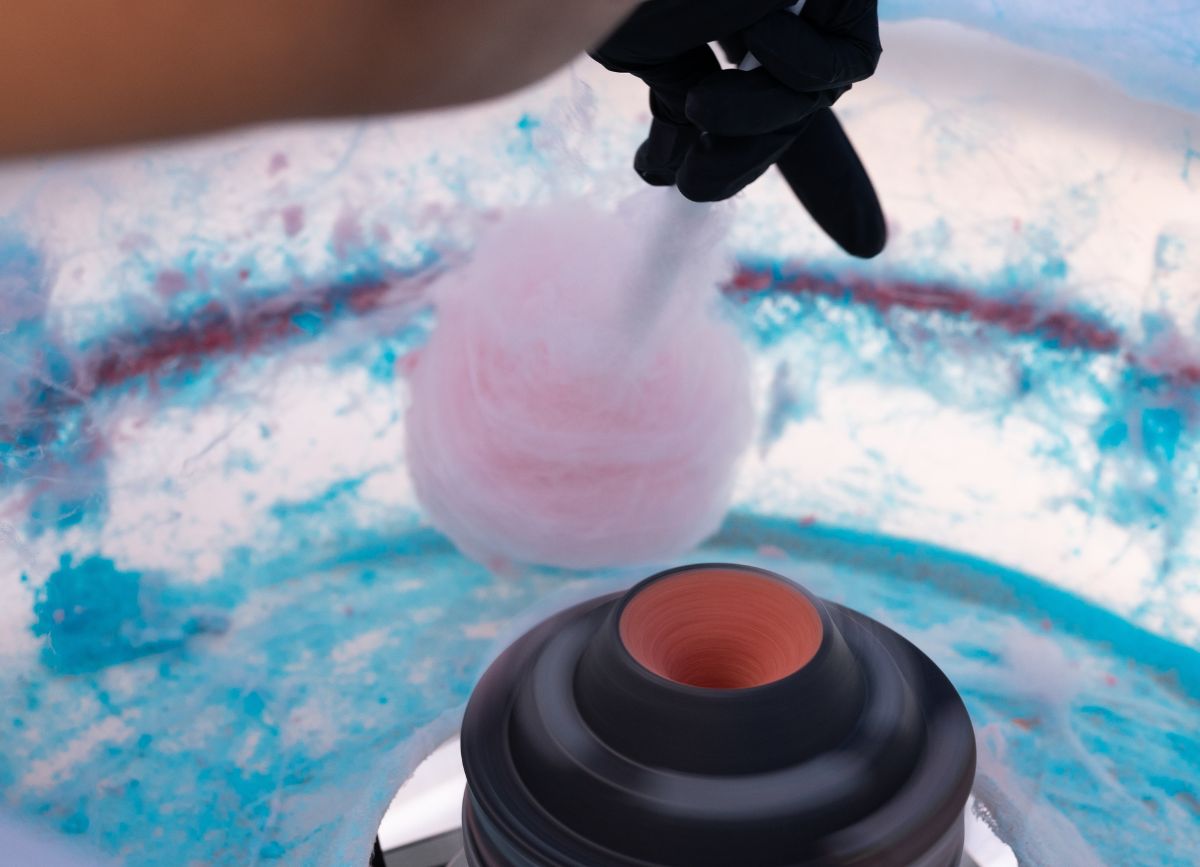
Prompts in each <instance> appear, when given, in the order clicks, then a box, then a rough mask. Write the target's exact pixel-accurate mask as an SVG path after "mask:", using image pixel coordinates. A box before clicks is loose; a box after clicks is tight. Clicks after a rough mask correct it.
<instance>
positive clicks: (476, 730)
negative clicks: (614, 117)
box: [462, 564, 975, 867]
mask: <svg viewBox="0 0 1200 867" xmlns="http://www.w3.org/2000/svg"><path fill="white" fill-rule="evenodd" d="M687 568H688V569H705V568H722V569H743V568H744V567H738V566H723V565H717V564H714V565H711V566H699V567H687ZM679 573H680V570H672V571H671V572H670V573H663V574H661V575H657V576H654V577H653V578H651V579H648V581H646V582H642V584H639V585H638V586H637V587H635V588H633V590H631V591H630V592H629V593H628V594H625V595H624V596H616V595H614V596H607V597H603V598H601V599H597V600H594V601H592V602H588V603H585V604H583V605H580V606H576V607H575V608H572V609H569V610H567V611H564V612H562V613H561V614H558V615H556V616H555V617H552V618H550V619H549V620H547V621H545V622H544V623H542V624H540V625H539V626H537V627H535V628H534V629H533V630H531V631H530V632H529V633H527V634H526V635H525V636H523V637H522V638H521V639H520V640H518V641H517V642H516V643H515V644H514V645H513V646H512V647H510V648H509V649H508V650H507V651H506V652H505V653H504V654H502V655H501V656H500V658H499V659H497V660H496V662H495V663H494V664H493V665H492V667H491V668H490V669H489V670H488V672H487V673H486V674H485V676H484V678H483V680H482V681H481V683H480V685H479V687H478V688H477V690H476V692H475V694H474V695H473V696H472V698H471V702H470V704H469V706H468V708H467V715H466V719H465V720H464V724H463V740H462V743H463V761H464V765H465V767H466V772H467V779H468V785H469V792H468V795H467V798H466V801H465V803H464V828H465V833H466V837H467V839H468V844H467V854H468V861H469V862H470V863H471V864H472V865H475V867H533V865H546V867H621V865H630V867H632V865H642V867H649V865H664V867H665V865H680V867H718V865H737V867H747V865H763V867H773V865H780V867H782V865H843V864H844V865H849V864H854V865H879V867H886V865H896V867H900V865H913V864H923V865H929V867H949V865H951V864H956V863H957V858H958V857H959V855H961V849H962V845H961V834H962V809H963V805H964V803H965V801H966V798H967V794H968V792H969V790H970V785H971V781H972V779H973V776H974V764H975V747H974V736H973V733H972V730H971V724H970V719H969V718H968V716H967V713H966V709H965V708H964V707H963V704H962V701H961V699H960V698H959V697H958V694H957V693H956V692H955V691H954V688H953V687H952V686H951V684H950V683H949V681H948V680H947V679H946V678H945V676H944V675H943V674H942V673H941V672H940V671H939V670H938V669H937V667H936V666H935V665H934V664H933V663H932V662H931V661H930V660H929V659H928V658H927V657H926V656H924V655H923V654H922V653H921V652H920V651H919V650H917V649H916V648H915V647H914V646H913V645H911V644H910V643H909V642H907V641H905V640H904V639H903V638H901V637H900V636H898V635H896V634H895V633H893V632H891V631H890V630H888V629H887V628H885V627H883V626H882V625H880V624H879V623H877V622H875V621H873V620H871V619H869V618H866V617H864V616H862V615H860V614H857V613H855V612H852V611H849V610H847V609H844V608H842V607H840V606H837V605H833V604H830V603H825V602H823V601H822V600H819V599H816V598H815V597H811V596H810V597H809V599H810V600H812V601H813V603H814V604H815V605H816V606H817V609H818V612H819V615H820V617H821V622H822V626H823V627H824V634H823V635H822V638H821V646H820V648H819V649H818V651H817V653H816V655H815V656H814V657H813V659H812V660H811V661H810V662H809V663H808V664H806V665H805V666H804V667H803V668H801V669H799V670H798V671H796V672H794V673H793V674H791V675H788V676H787V677H784V678H782V679H780V680H778V681H775V682H773V683H768V684H765V685H762V686H756V687H753V688H749V689H731V690H720V689H716V690H714V689H704V688H698V687H692V686H689V685H687V684H679V683H675V682H672V681H670V680H667V679H665V678H662V677H660V676H658V675H656V674H654V673H653V672H650V671H648V670H647V669H645V668H643V667H642V666H641V665H640V664H639V663H638V662H637V661H636V660H634V659H633V657H632V656H631V655H630V654H629V653H628V651H627V650H626V649H625V648H624V646H623V645H622V643H621V640H620V636H619V632H618V628H617V624H618V622H619V618H620V613H621V611H622V610H623V607H624V605H625V604H627V602H628V600H629V599H630V598H632V597H633V596H634V595H635V594H637V593H638V592H639V591H641V590H642V589H644V588H645V587H646V586H647V585H648V584H650V583H652V582H654V581H657V580H662V579H663V578H664V577H667V576H668V575H678V574H679ZM762 574H765V575H767V576H769V577H770V578H771V579H772V580H786V579H783V578H780V577H779V576H776V575H773V574H771V573H762Z"/></svg>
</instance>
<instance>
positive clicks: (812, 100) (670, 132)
mask: <svg viewBox="0 0 1200 867" xmlns="http://www.w3.org/2000/svg"><path fill="white" fill-rule="evenodd" d="M790 5H791V0H650V2H646V3H643V4H642V5H641V6H639V7H638V8H637V9H636V10H635V11H634V13H633V15H632V16H631V17H630V18H629V19H628V20H627V21H626V22H625V23H624V24H623V25H622V26H621V27H620V28H619V29H618V30H617V32H616V33H614V34H613V35H612V36H611V37H610V38H609V40H608V41H607V42H605V43H604V44H603V45H602V46H600V48H598V49H597V50H596V51H595V52H593V55H592V56H593V57H594V58H595V59H596V60H598V61H599V62H600V63H602V64H603V65H604V66H605V67H607V68H608V69H611V70H613V71H616V72H629V73H632V74H634V75H636V76H638V77H639V78H641V79H642V80H643V81H644V82H646V84H647V85H649V86H650V110H651V114H652V115H653V120H652V121H651V126H650V135H649V137H648V138H647V139H646V141H645V142H644V143H643V144H642V146H641V147H640V148H639V149H638V152H637V155H636V157H635V158H634V168H635V169H636V170H637V172H638V174H639V175H641V176H642V178H643V179H644V180H646V182H647V183H650V184H655V185H663V186H668V185H671V184H674V185H676V186H678V187H679V190H680V192H682V193H683V194H684V195H685V196H687V197H688V198H689V199H692V200H693V201H715V200H719V199H725V198H728V197H730V196H732V195H734V194H736V193H738V192H739V191H740V190H742V189H743V188H744V187H745V186H746V185H747V184H749V183H751V182H752V181H754V180H755V179H757V178H758V177H759V176H761V175H762V174H763V173H764V172H765V171H766V170H767V169H768V168H770V167H771V165H772V164H775V163H778V164H779V167H780V170H781V171H782V172H783V175H784V177H785V178H786V180H787V182H788V184H789V185H790V186H791V188H792V190H793V191H794V192H795V194H796V196H797V198H799V200H800V202H801V203H802V204H803V205H804V207H805V208H806V209H807V210H808V212H809V213H810V214H811V215H812V216H813V218H814V219H815V220H816V221H817V223H818V224H819V225H820V226H821V228H822V229H824V231H825V232H826V233H827V234H828V235H829V236H830V237H831V238H833V240H834V241H836V242H837V243H838V244H839V245H841V246H842V247H843V248H844V249H845V250H846V251H847V252H849V253H851V254H853V255H856V256H863V257H869V256H874V255H876V254H877V253H878V252H879V251H880V250H882V249H883V245H884V243H885V241H886V239H887V229H886V226H885V223H884V219H883V211H882V209H881V208H880V205H879V200H878V197H877V196H876V194H875V190H874V188H873V186H872V185H871V180H870V178H869V177H868V176H867V172H866V169H865V168H864V167H863V165H862V162H861V161H860V160H859V158H858V155H857V154H856V153H855V152H854V147H853V146H852V145H851V144H850V140H849V139H848V138H847V137H846V134H845V132H844V131H843V130H842V127H841V125H840V124H839V123H838V121H837V119H836V118H835V117H834V116H833V113H832V112H831V111H830V110H829V107H830V106H831V105H832V104H833V103H834V102H835V101H836V100H837V99H838V97H840V96H841V95H842V94H843V93H845V92H846V91H847V90H849V88H850V85H851V84H853V83H854V82H856V81H861V80H863V79H865V78H868V77H869V76H870V75H871V74H872V73H873V72H874V71H875V64H876V63H877V61H878V59H879V54H880V51H881V49H880V45H879V24H878V16H877V10H876V0H809V2H808V3H807V5H806V6H805V8H804V11H803V13H802V14H801V15H800V16H796V15H793V14H791V13H790V12H788V11H785V10H786V9H787V7H789V6H790ZM710 42H720V43H721V45H722V47H723V48H724V50H725V52H726V53H727V54H728V55H729V57H730V59H731V60H732V61H733V62H735V63H736V62H740V61H741V60H742V58H743V57H744V56H745V54H746V53H747V52H753V53H754V56H755V57H756V58H757V59H758V60H759V61H760V62H761V63H762V67H760V68H759V69H756V70H753V71H750V72H743V71H741V70H722V69H721V66H720V64H719V63H718V62H717V58H716V56H715V55H714V54H713V52H712V50H711V49H710V48H709V47H708V43H710Z"/></svg>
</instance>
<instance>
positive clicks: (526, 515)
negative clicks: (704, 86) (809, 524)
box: [407, 191, 753, 568]
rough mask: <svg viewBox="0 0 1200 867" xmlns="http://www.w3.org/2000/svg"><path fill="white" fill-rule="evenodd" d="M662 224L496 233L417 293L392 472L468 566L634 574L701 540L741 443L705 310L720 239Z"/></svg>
mask: <svg viewBox="0 0 1200 867" xmlns="http://www.w3.org/2000/svg"><path fill="white" fill-rule="evenodd" d="M659 193H661V191H659ZM671 195H673V196H676V197H677V194H675V193H674V192H673V191H672V192H671ZM680 201H682V200H681V199H680ZM680 207H681V206H680V205H678V204H675V203H674V201H673V200H669V199H665V198H663V197H662V196H661V195H659V194H658V193H656V194H655V197H651V196H650V195H649V194H647V195H646V196H639V197H635V199H633V200H631V202H629V203H627V205H626V207H625V208H624V209H623V210H622V211H621V212H618V213H616V214H611V213H601V212H598V211H596V210H594V209H592V208H590V207H588V206H586V205H583V204H578V203H577V204H573V205H570V206H566V205H562V206H556V207H550V208H545V209H542V210H538V211H534V212H528V213H523V214H518V215H515V216H512V217H510V218H508V219H507V220H506V221H505V222H504V223H503V224H501V225H500V226H498V227H497V228H496V229H495V230H494V231H492V232H491V233H490V234H489V235H488V236H487V237H486V238H484V239H483V241H482V242H481V243H480V244H479V246H478V247H477V249H476V250H475V252H474V255H473V258H472V261H471V262H470V263H468V264H467V265H465V266H464V267H462V268H460V269H458V270H457V271H456V272H455V273H454V274H453V275H451V276H450V277H448V278H447V279H446V280H445V281H444V282H443V283H442V284H441V285H440V286H439V287H437V289H436V290H435V303H436V306H437V314H438V321H437V327H436V329H435V330H434V332H433V334H432V336H431V337H430V340H429V343H428V346H427V347H426V348H425V349H424V350H423V352H422V353H421V356H420V359H419V361H418V363H417V365H416V367H415V369H414V371H413V374H412V381H411V387H412V405H411V408H410V410H409V413H408V418H407V435H408V464H409V468H410V471H411V473H412V477H413V481H414V483H415V487H416V491H417V495H418V497H419V499H420V501H421V503H422V505H423V506H424V508H425V510H426V512H427V514H428V516H429V518H430V519H431V520H432V522H433V523H434V525H435V526H437V527H438V528H439V529H440V530H441V531H442V532H444V533H445V534H446V535H447V536H449V537H450V539H452V540H453V541H454V543H455V544H456V545H458V547H459V548H460V549H461V550H462V551H463V552H464V553H465V554H467V555H468V556H471V557H473V558H476V559H479V560H482V561H485V562H489V561H493V560H497V559H499V560H510V561H516V562H522V563H540V564H547V565H555V566H564V567H571V568H593V567H604V566H617V565H633V564H640V563H647V562H651V561H655V560H660V559H662V558H665V557H670V556H673V555H678V554H681V553H683V552H685V551H687V550H688V549H689V548H691V547H693V546H695V545H696V544H698V543H699V542H700V541H702V540H703V539H704V538H705V537H706V536H708V535H710V534H711V533H712V532H713V531H714V530H716V528H717V526H718V525H719V524H720V522H721V520H722V517H723V516H724V513H725V511H726V509H727V507H728V499H729V493H730V488H731V483H732V478H733V472H734V466H735V463H736V461H737V459H738V457H739V455H740V454H741V453H742V451H743V450H744V449H745V448H746V446H747V444H748V442H749V439H750V436H751V433H752V427H753V422H752V409H751V399H750V387H749V372H748V362H747V358H746V355H745V352H744V349H743V347H742V344H741V341H740V339H739V335H738V333H737V331H736V329H735V328H734V327H733V326H732V324H730V323H729V322H728V321H725V320H723V319H722V318H721V317H720V313H719V310H718V293H717V292H716V291H715V287H716V284H717V282H718V281H719V280H721V279H722V278H724V277H725V276H726V269H725V266H726V263H725V262H724V260H723V259H722V258H721V256H720V254H719V253H717V252H715V251H716V249H717V248H718V247H719V244H718V243H716V242H717V240H719V239H718V238H717V237H714V233H716V232H718V231H719V230H718V229H715V228H714V226H713V220H711V219H709V218H708V217H702V218H701V219H700V221H699V222H697V220H696V219H695V213H696V212H693V215H692V217H690V218H688V220H685V221H683V222H685V223H686V228H687V230H688V231H687V236H686V237H672V236H671V232H670V226H671V225H675V224H679V223H680V213H681V212H680V211H679V208H680ZM689 207H697V206H690V205H689ZM672 221H674V222H672ZM689 221H690V222H689ZM664 225H666V226H667V229H666V230H664V228H663V226H664ZM672 250H674V251H675V252H672ZM681 253H682V254H683V255H680V254H681ZM664 256H667V257H670V258H673V259H674V260H677V267H672V268H670V269H668V270H670V271H671V277H670V278H664V276H663V272H664V268H663V267H662V266H663V261H662V260H663V257H664ZM668 264H670V263H668ZM672 278H674V280H673V281H672ZM664 280H665V282H666V283H668V284H672V285H662V284H663V282H664ZM647 284H652V285H647Z"/></svg>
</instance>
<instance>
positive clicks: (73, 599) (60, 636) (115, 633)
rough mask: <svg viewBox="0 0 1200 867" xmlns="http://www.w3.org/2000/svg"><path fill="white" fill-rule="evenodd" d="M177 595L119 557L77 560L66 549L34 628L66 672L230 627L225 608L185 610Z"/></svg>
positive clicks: (52, 664) (47, 656) (39, 602)
mask: <svg viewBox="0 0 1200 867" xmlns="http://www.w3.org/2000/svg"><path fill="white" fill-rule="evenodd" d="M176 595H177V594H174V593H171V592H169V591H164V590H162V589H160V588H156V587H155V586H154V583H153V581H152V580H147V577H146V576H145V575H143V574H142V573H140V572H133V571H122V570H120V569H118V568H117V566H116V564H115V563H113V561H112V560H109V559H106V558H103V557H96V556H93V557H88V558H87V559H85V560H82V561H80V562H79V563H75V562H74V561H73V558H72V556H71V555H70V554H64V555H63V556H62V558H61V559H60V561H59V566H58V569H57V570H55V571H54V572H52V573H51V574H50V577H49V578H48V579H47V580H46V583H45V585H43V586H42V587H41V588H40V589H39V590H38V593H37V598H36V601H35V602H34V606H33V614H34V618H35V622H34V624H33V627H32V630H33V634H34V635H35V636H38V637H42V638H44V640H45V643H44V645H43V647H42V654H41V659H42V662H43V664H45V665H46V666H47V667H48V668H50V669H52V670H53V671H56V672H59V673H63V674H80V673H83V672H91V671H98V670H100V669H103V668H107V667H109V666H112V665H118V664H120V663H123V662H128V661H129V660H132V659H137V658H139V657H143V656H149V655H151V654H155V653H162V652H164V651H168V650H174V649H176V648H179V647H182V646H183V645H184V644H186V643H187V642H188V641H189V640H190V639H192V638H193V637H195V636H197V635H201V634H206V633H219V632H222V631H224V629H225V628H226V625H227V620H226V618H225V616H224V615H223V614H221V613H220V612H218V611H208V612H205V611H199V610H193V611H190V612H189V611H187V610H186V609H185V610H183V611H182V612H181V611H180V608H179V604H178V603H179V600H178V599H177V598H174V597H175V596H176ZM156 597H157V598H156Z"/></svg>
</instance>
